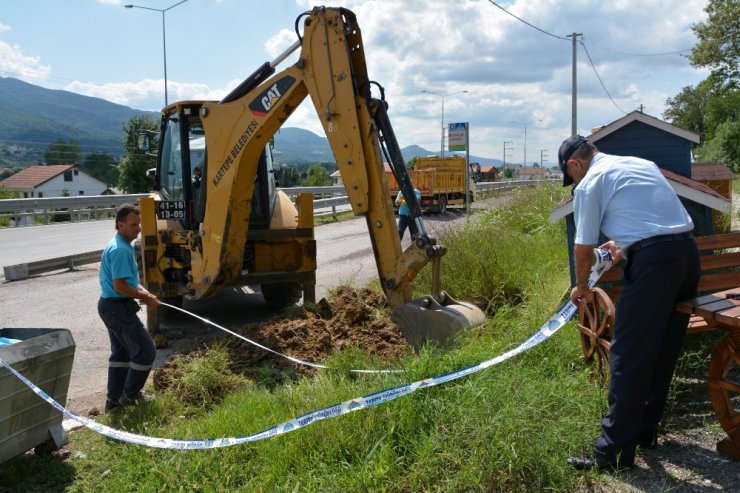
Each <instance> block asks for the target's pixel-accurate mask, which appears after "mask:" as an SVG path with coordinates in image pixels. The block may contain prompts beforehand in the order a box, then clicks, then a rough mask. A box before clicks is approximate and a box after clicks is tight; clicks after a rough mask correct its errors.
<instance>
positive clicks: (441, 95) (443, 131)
mask: <svg viewBox="0 0 740 493" xmlns="http://www.w3.org/2000/svg"><path fill="white" fill-rule="evenodd" d="M421 92H425V93H427V94H432V95H434V96H439V97H440V98H442V138H441V140H440V148H439V152H440V154H441V155H442V157H445V98H446V97H448V96H454V95H455V94H462V93H464V92H468V91H457V92H451V93H449V94H438V93H436V92H432V91H426V90H422V91H421Z"/></svg>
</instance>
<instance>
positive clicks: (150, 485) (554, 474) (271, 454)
mask: <svg viewBox="0 0 740 493" xmlns="http://www.w3.org/2000/svg"><path fill="white" fill-rule="evenodd" d="M516 193H518V194H520V197H519V200H517V201H516V203H515V204H514V205H510V206H507V207H506V208H503V209H496V210H491V211H488V212H485V213H483V214H480V215H476V216H474V218H473V219H471V220H469V221H468V222H467V224H465V225H464V226H463V227H462V229H460V230H457V231H449V232H447V233H445V234H443V235H441V238H440V240H441V243H443V244H445V245H447V247H448V250H449V252H450V253H448V255H447V256H446V257H445V258H444V259H443V269H442V277H443V286H444V287H445V289H446V290H447V291H448V292H449V293H450V294H452V295H453V296H455V297H457V298H459V299H463V300H467V301H476V302H478V303H479V304H480V305H481V306H484V307H485V308H486V311H487V312H488V314H489V321H488V323H487V324H486V325H484V326H482V327H478V328H475V329H471V330H468V331H466V332H464V333H462V334H461V335H460V337H459V338H458V339H457V340H456V341H455V343H454V344H453V345H452V346H451V347H447V348H442V347H437V346H426V347H424V348H423V349H422V351H421V352H420V353H419V354H417V355H414V356H411V357H408V358H406V359H405V360H403V361H402V362H401V363H400V366H402V367H403V368H405V369H406V370H407V372H406V373H403V374H390V375H353V374H348V373H346V372H340V371H324V372H321V373H318V374H316V375H314V376H311V377H302V378H299V379H297V380H295V379H294V380H287V381H286V382H287V383H281V384H279V385H267V384H264V383H260V384H253V383H251V382H242V381H236V382H235V381H234V380H233V379H234V375H232V374H231V372H230V371H229V364H228V362H227V361H225V360H224V359H223V355H219V351H214V352H213V354H208V355H200V356H194V357H193V360H192V365H191V367H190V369H189V370H188V373H192V374H193V375H191V376H190V377H188V376H184V377H183V381H188V382H190V384H189V385H190V387H189V388H190V389H191V390H192V391H193V392H196V393H197V394H198V395H201V397H200V399H201V400H202V401H203V405H192V404H188V403H187V402H185V401H183V400H182V399H179V398H175V396H174V394H172V393H170V392H169V391H168V392H167V393H165V394H164V395H160V396H159V398H158V399H157V400H156V401H155V402H154V403H149V404H146V405H144V406H140V407H137V408H133V409H126V410H124V411H123V412H121V413H118V414H115V415H112V417H111V416H106V417H104V418H102V421H104V422H107V423H109V424H110V425H112V426H114V427H116V428H121V429H125V430H128V431H132V432H135V433H141V434H145V435H150V436H159V437H169V438H207V437H230V436H243V435H247V434H251V433H255V432H258V431H261V430H264V429H266V428H269V427H271V426H273V425H275V424H278V423H282V422H284V421H286V420H288V419H291V418H293V417H296V416H299V415H301V414H304V413H306V412H309V411H311V410H314V409H317V408H321V407H324V406H327V405H331V404H334V403H337V402H341V401H345V400H347V399H350V398H352V397H356V396H360V395H365V394H368V393H371V392H375V391H378V390H381V389H384V388H388V387H393V386H396V385H400V384H403V383H407V382H411V381H416V380H419V379H421V378H424V377H430V376H434V375H439V374H442V373H447V372H450V371H454V370H457V369H461V368H464V367H466V366H469V365H472V364H475V363H478V362H481V361H483V360H486V359H489V358H492V357H495V356H497V355H499V354H501V353H503V352H505V351H507V350H509V349H512V348H513V347H515V346H517V345H519V344H520V343H521V342H523V341H524V340H526V339H527V338H528V337H529V336H530V335H532V334H533V333H534V332H535V331H536V330H537V329H539V327H540V326H541V325H542V324H543V323H544V322H545V321H546V320H547V319H548V318H549V317H550V316H551V315H552V314H553V313H554V312H555V311H556V310H557V309H558V308H560V306H562V304H563V302H564V294H565V291H566V288H567V285H568V278H569V276H568V269H567V252H566V250H565V241H564V239H565V233H564V225H563V224H562V222H560V223H557V224H550V223H549V221H548V213H549V210H550V209H551V208H552V207H553V205H554V204H556V203H557V202H558V201H559V200H560V198H561V197H562V195H561V194H562V193H563V192H562V190H561V189H560V188H559V187H555V186H552V185H546V186H543V187H541V188H538V189H534V190H530V189H527V190H522V191H519V192H516ZM427 270H429V269H425V273H424V274H423V275H422V276H420V279H419V280H418V282H416V283H415V285H416V286H417V287H418V289H419V292H420V293H421V292H426V291H428V286H429V278H428V276H429V274H428V273H427V272H426V271H427ZM704 351H705V352H707V351H709V349H707V348H704ZM705 357H706V355H705V354H703V353H702V350H701V348H698V349H697V350H696V355H695V356H694V357H692V358H691V362H689V363H687V364H688V365H689V366H690V367H691V368H693V367H694V365H701V364H703V360H702V358H705ZM325 363H326V364H327V365H328V366H330V367H334V368H368V367H377V361H376V360H372V359H371V358H370V357H368V356H364V355H362V354H360V353H359V352H358V351H347V352H343V353H340V354H337V355H335V356H333V357H332V358H330V360H329V361H326V362H325ZM219 375H222V376H223V378H224V379H225V380H228V381H229V382H230V384H232V386H229V387H227V388H228V389H235V388H238V389H239V390H229V391H227V392H223V393H225V394H227V395H225V396H224V398H223V400H220V399H216V398H214V396H213V394H212V393H213V392H214V389H216V390H215V392H219V390H218V389H219V388H220V387H219V383H218V382H219V380H220V378H219ZM203 381H205V382H207V383H208V384H207V385H205V386H204V385H202V384H203ZM202 387H205V390H203V389H202ZM605 411H606V397H605V390H604V389H603V388H601V387H599V386H598V385H594V384H592V383H590V380H589V369H588V368H587V367H586V366H585V365H584V363H583V359H582V354H581V350H580V344H579V341H578V336H577V333H576V330H575V329H574V328H573V327H572V323H571V324H569V325H568V326H566V327H565V328H563V329H562V330H561V331H560V332H558V333H557V334H556V335H555V336H553V337H552V338H551V339H550V340H548V341H547V342H545V343H543V344H541V345H540V346H537V347H535V348H533V349H532V350H530V351H527V352H525V353H523V354H521V355H519V356H516V357H515V358H513V359H511V360H508V361H506V362H503V363H502V364H500V365H497V366H494V367H492V368H489V369H487V370H485V371H482V372H479V373H476V374H473V375H471V376H468V377H466V378H462V379H459V380H456V381H453V382H449V383H447V384H444V385H440V386H437V387H432V388H429V389H424V390H419V391H417V392H415V393H413V394H411V395H408V396H405V397H401V398H399V399H397V400H395V401H392V402H390V403H387V404H382V405H379V406H377V407H374V408H370V409H366V410H362V411H358V412H354V413H350V414H348V415H344V416H340V417H338V418H334V419H329V420H325V421H321V422H318V423H316V424H313V425H311V426H308V427H306V428H303V429H299V430H297V431H294V432H291V433H288V434H286V435H284V436H280V437H277V438H274V439H269V440H264V441H261V442H256V443H252V444H247V445H242V446H235V447H230V448H223V449H214V450H202V451H189V452H184V451H170V450H159V449H150V448H145V447H140V446H135V445H129V444H125V443H121V442H117V441H113V440H109V439H105V438H103V437H101V436H99V435H96V434H95V433H93V432H91V431H89V430H87V429H83V430H79V431H75V432H73V433H72V435H71V436H70V440H71V445H72V448H73V449H74V450H79V451H81V452H83V453H84V455H79V456H73V458H71V459H69V460H67V461H62V460H58V459H57V460H53V459H49V458H44V457H38V458H32V459H29V460H25V461H20V464H19V465H18V466H16V467H12V468H8V471H9V474H8V475H7V476H6V479H5V481H7V485H8V486H9V489H11V490H12V489H14V488H17V489H18V491H24V489H23V488H24V486H23V485H24V484H25V485H27V484H29V481H31V480H32V479H33V478H37V479H38V478H41V479H39V482H42V480H43V481H46V483H47V484H48V483H49V482H51V483H52V484H53V487H51V489H49V490H48V491H58V490H59V489H66V490H67V491H72V492H86V491H134V490H135V491H258V492H259V491H265V492H267V491H270V492H272V491H291V492H299V491H306V492H314V491H321V492H334V491H336V492H340V491H342V492H355V491H373V492H375V491H379V492H383V491H388V492H417V491H444V492H457V491H466V492H467V491H506V492H509V491H517V492H530V491H531V492H535V491H536V492H540V491H568V492H570V491H577V490H583V491H586V490H589V491H599V489H598V485H599V484H600V481H601V479H600V477H599V476H598V475H595V474H592V473H589V474H586V475H585V476H584V475H581V474H579V473H577V472H575V471H573V470H572V469H571V468H570V467H569V466H567V465H566V464H565V462H564V459H565V457H566V456H567V455H570V454H574V453H582V452H584V451H586V450H588V449H589V448H590V446H591V444H592V441H593V439H594V437H595V436H596V435H597V434H598V431H599V423H600V419H601V416H602V414H603V413H604V412H605ZM2 481H3V480H1V479H0V489H2V488H1V487H2V486H3V483H2ZM31 484H33V483H31ZM46 487H47V486H44V487H41V488H38V489H39V490H41V491H43V490H44V488H46ZM34 491H36V490H34Z"/></svg>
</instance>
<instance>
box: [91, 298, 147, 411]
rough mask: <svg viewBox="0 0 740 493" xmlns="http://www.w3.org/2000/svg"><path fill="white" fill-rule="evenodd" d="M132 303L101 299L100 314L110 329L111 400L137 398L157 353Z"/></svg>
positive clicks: (109, 389)
mask: <svg viewBox="0 0 740 493" xmlns="http://www.w3.org/2000/svg"><path fill="white" fill-rule="evenodd" d="M136 306H137V305H136V304H135V302H134V301H133V300H128V301H126V300H124V299H117V298H100V301H99V302H98V314H99V315H100V318H101V319H102V320H103V323H105V326H106V327H107V328H108V336H109V338H110V347H111V354H110V358H108V399H109V400H111V401H114V402H118V400H119V399H120V398H121V397H122V396H123V395H126V396H127V397H133V396H135V395H137V394H138V393H139V392H140V391H141V389H142V388H144V384H145V383H146V379H147V378H148V377H149V373H150V372H151V370H152V364H153V363H154V358H155V357H156V355H157V350H156V348H155V347H154V341H153V340H152V338H151V336H150V335H149V333H148V332H147V330H146V328H145V327H144V325H143V324H142V323H141V320H140V319H139V316H138V315H137V314H136V311H135V307H136Z"/></svg>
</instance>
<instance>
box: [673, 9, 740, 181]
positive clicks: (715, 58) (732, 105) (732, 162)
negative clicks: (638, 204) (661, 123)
mask: <svg viewBox="0 0 740 493" xmlns="http://www.w3.org/2000/svg"><path fill="white" fill-rule="evenodd" d="M704 11H705V12H706V13H707V14H708V17H707V20H706V21H705V22H700V23H698V24H695V25H694V26H693V30H694V33H695V34H696V36H697V38H698V39H699V42H698V43H697V45H696V46H694V48H693V49H692V50H691V55H689V59H690V60H691V64H692V65H693V66H694V67H697V68H708V69H710V70H711V73H710V75H709V77H708V78H707V79H706V80H704V81H702V82H700V83H699V84H698V85H697V86H696V87H684V88H683V89H682V90H681V92H680V93H679V94H678V95H677V96H676V97H675V98H672V99H671V98H669V99H668V100H666V105H667V109H666V111H665V112H664V113H663V117H664V118H666V119H667V120H669V121H670V122H671V123H673V124H674V125H676V126H679V127H681V128H684V129H686V130H690V131H692V132H695V133H698V134H699V135H700V136H701V141H702V146H701V147H700V148H699V149H697V154H698V155H699V158H700V159H701V160H706V161H720V162H724V163H725V164H727V165H729V166H730V167H731V168H732V169H733V170H739V169H738V167H739V166H740V164H738V160H740V156H739V155H738V152H739V151H738V146H737V143H738V142H740V125H739V124H738V122H740V0H709V3H708V4H707V6H706V8H705V9H704Z"/></svg>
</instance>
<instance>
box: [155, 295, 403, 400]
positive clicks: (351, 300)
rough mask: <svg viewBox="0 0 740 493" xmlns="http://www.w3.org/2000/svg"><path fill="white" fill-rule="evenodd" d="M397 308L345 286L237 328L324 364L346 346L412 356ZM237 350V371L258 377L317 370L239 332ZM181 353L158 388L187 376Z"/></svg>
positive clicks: (388, 356)
mask: <svg viewBox="0 0 740 493" xmlns="http://www.w3.org/2000/svg"><path fill="white" fill-rule="evenodd" d="M390 314H391V308H390V306H389V305H388V303H387V301H386V299H385V297H384V296H383V295H382V294H380V293H377V292H375V291H372V290H369V289H366V288H362V289H354V288H350V287H340V288H338V290H337V291H336V293H335V295H334V296H333V297H332V298H331V300H330V301H327V300H326V299H322V300H321V301H319V302H318V303H317V304H316V305H313V306H310V307H308V306H307V307H295V308H293V309H291V310H289V311H287V312H285V313H283V314H281V315H280V316H278V317H275V318H274V319H271V320H269V321H267V322H263V323H259V324H248V325H244V326H242V327H239V328H236V329H232V330H233V331H234V332H236V333H237V334H240V335H242V336H244V337H246V338H248V339H250V340H252V341H254V342H256V343H259V344H261V345H263V346H265V347H268V348H270V349H272V350H274V351H276V352H278V353H281V354H285V355H288V356H291V357H293V358H296V359H300V360H303V361H309V362H312V363H322V362H323V361H324V360H326V358H327V357H328V356H329V355H331V354H333V353H335V352H337V351H340V350H342V349H344V348H348V347H356V348H357V349H358V350H359V351H361V352H363V353H365V354H370V355H373V356H377V357H379V358H382V359H383V360H386V361H392V360H395V359H398V358H399V357H401V356H403V355H405V354H410V353H411V351H412V349H411V347H410V346H409V344H408V343H407V342H406V340H405V339H404V338H403V335H402V334H401V329H400V327H398V325H397V324H395V323H394V322H392V321H391V320H390ZM222 340H224V341H225V342H226V344H227V348H228V350H229V352H230V354H231V361H232V364H233V367H232V369H233V370H234V371H236V372H239V373H242V374H245V375H247V376H250V377H252V378H255V379H257V380H263V379H264V378H265V377H266V376H268V374H269V376H270V378H278V379H280V378H281V377H280V375H283V376H285V375H284V374H285V373H286V372H287V373H292V372H295V371H298V372H301V373H311V372H313V371H315V370H314V369H313V368H311V367H309V366H305V365H299V364H295V363H292V362H290V361H289V360H288V359H286V358H283V357H281V356H279V355H276V354H274V353H270V352H268V351H265V350H264V349H260V348H258V347H255V346H254V345H252V344H249V343H247V342H245V341H243V340H241V339H238V338H236V337H234V336H226V337H225V339H222ZM186 357H188V355H182V356H178V357H176V358H175V359H173V360H172V361H170V362H168V363H166V364H165V365H164V367H162V368H160V369H157V370H155V372H154V376H153V378H154V384H155V388H157V389H158V390H161V389H165V388H168V387H170V386H171V384H172V381H173V380H174V379H178V378H179V377H180V376H181V375H182V370H181V368H180V364H179V363H178V360H179V359H180V358H186Z"/></svg>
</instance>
